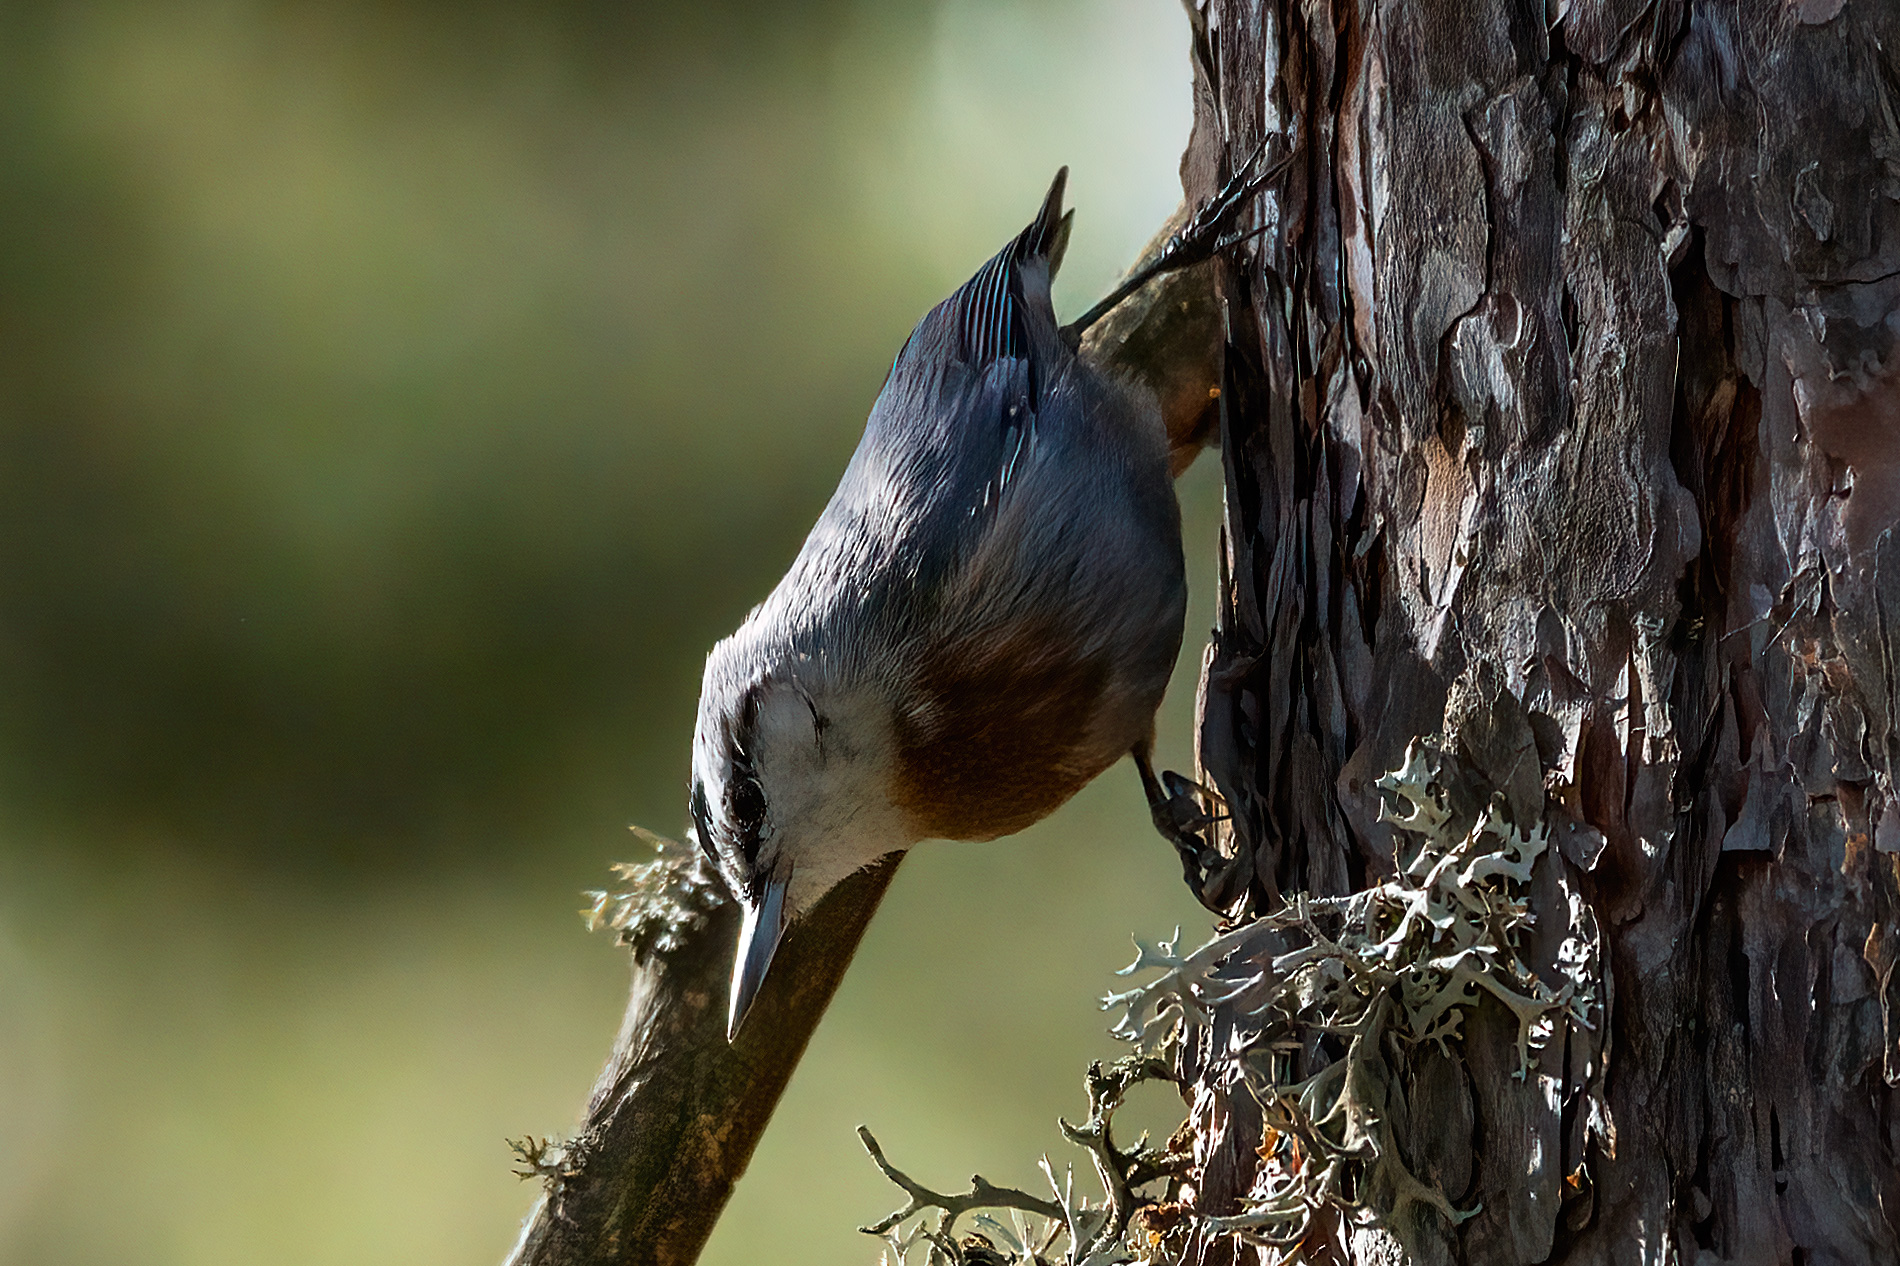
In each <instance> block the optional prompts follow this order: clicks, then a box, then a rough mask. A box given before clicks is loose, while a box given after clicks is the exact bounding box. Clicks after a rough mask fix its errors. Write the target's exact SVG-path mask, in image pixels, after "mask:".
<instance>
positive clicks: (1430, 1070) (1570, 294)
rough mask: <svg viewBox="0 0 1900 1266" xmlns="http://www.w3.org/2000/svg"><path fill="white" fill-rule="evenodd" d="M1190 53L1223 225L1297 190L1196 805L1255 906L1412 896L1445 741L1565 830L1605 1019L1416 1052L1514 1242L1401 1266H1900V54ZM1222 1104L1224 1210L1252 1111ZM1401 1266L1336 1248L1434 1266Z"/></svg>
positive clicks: (1437, 23) (1376, 25)
mask: <svg viewBox="0 0 1900 1266" xmlns="http://www.w3.org/2000/svg"><path fill="white" fill-rule="evenodd" d="M1191 19H1192V21H1193V24H1194V28H1195V38H1194V57H1195V63H1196V64H1195V71H1196V98H1197V117H1196V123H1195V133H1194V137H1193V141H1192V143H1191V145H1190V148H1189V152H1188V154H1187V156H1186V158H1185V159H1184V161H1183V175H1184V180H1185V183H1186V185H1187V192H1188V195H1189V197H1190V199H1191V200H1194V199H1199V198H1205V197H1207V196H1208V195H1209V194H1211V193H1212V191H1213V190H1214V189H1215V188H1216V187H1217V186H1218V185H1219V183H1220V182H1221V181H1222V180H1223V179H1224V178H1225V176H1226V175H1227V174H1228V172H1229V171H1231V170H1232V168H1233V166H1234V165H1235V164H1237V163H1239V162H1241V161H1244V159H1245V158H1246V156H1247V155H1249V154H1251V153H1253V152H1254V151H1255V149H1256V148H1257V147H1258V146H1259V145H1260V144H1261V142H1262V140H1263V139H1264V138H1265V137H1267V136H1269V135H1287V136H1290V137H1292V138H1293V139H1294V141H1295V144H1296V145H1297V147H1298V149H1299V151H1300V152H1299V156H1298V159H1297V161H1296V162H1295V164H1294V167H1293V169H1292V171H1291V173H1290V174H1289V176H1288V178H1287V180H1286V182H1285V183H1284V184H1283V185H1282V186H1281V187H1280V189H1279V190H1278V191H1277V192H1276V193H1275V194H1273V195H1272V196H1270V197H1268V198H1266V199H1263V203H1262V210H1261V214H1262V215H1263V217H1264V222H1265V224H1266V225H1267V227H1268V230H1269V231H1268V232H1267V233H1266V235H1265V236H1264V237H1262V238H1261V239H1260V240H1259V241H1258V242H1257V243H1256V244H1255V245H1254V246H1252V247H1250V248H1245V249H1243V250H1242V251H1240V252H1238V253H1237V254H1236V255H1235V257H1234V258H1233V259H1232V260H1231V261H1230V262H1229V264H1228V266H1226V268H1225V269H1224V271H1223V275H1222V281H1221V284H1222V289H1223V293H1224V295H1225V299H1226V303H1227V312H1228V328H1229V337H1230V348H1229V353H1228V363H1227V371H1226V372H1227V380H1226V389H1225V392H1224V404H1225V406H1226V407H1225V410H1224V416H1223V422H1222V425H1223V428H1224V440H1225V452H1224V461H1225V464H1226V471H1227V515H1228V519H1227V538H1226V542H1225V558H1224V568H1225V572H1224V586H1223V589H1224V591H1223V593H1222V595H1221V609H1220V617H1219V627H1218V629H1217V631H1216V633H1215V639H1214V644H1213V647H1212V648H1211V652H1210V658H1209V666H1208V669H1207V671H1206V674H1205V679H1204V682H1203V715H1202V726H1201V733H1200V757H1201V762H1202V765H1203V768H1204V770H1205V773H1206V776H1207V777H1208V778H1209V779H1210V780H1211V782H1212V783H1213V785H1214V786H1215V787H1217V788H1218V790H1219V791H1220V792H1221V793H1222V795H1223V796H1224V797H1225V799H1226V801H1227V804H1228V806H1229V807H1230V809H1231V811H1232V819H1231V824H1230V826H1231V830H1232V832H1233V842H1232V846H1237V847H1241V848H1248V849H1251V850H1253V853H1254V856H1255V857H1256V859H1257V884H1256V892H1255V897H1256V900H1257V901H1258V902H1259V903H1260V905H1261V906H1262V907H1263V908H1264V907H1266V906H1267V905H1269V904H1270V903H1271V902H1272V900H1273V899H1274V898H1276V897H1278V896H1280V895H1282V894H1287V893H1291V892H1294V891H1296V890H1305V891H1310V892H1316V893H1342V892H1348V891H1351V890H1354V889H1357V888H1360V887H1363V886H1364V885H1366V884H1367V883H1368V882H1371V881H1374V880H1376V879H1378V878H1380V877H1382V876H1386V875H1389V874H1390V873H1391V872H1392V870H1393V867H1394V849H1395V841H1394V834H1393V830H1392V827H1391V825H1390V824H1389V823H1388V822H1383V821H1381V820H1380V817H1381V815H1380V812H1379V806H1380V800H1379V793H1378V791H1377V790H1376V789H1375V788H1374V786H1373V779H1374V778H1375V777H1377V776H1378V775H1379V774H1380V773H1381V772H1382V771H1384V770H1387V769H1390V768H1393V767H1395V766H1396V765H1398V764H1399V762H1400V760H1401V757H1402V755H1403V753H1404V751H1405V748H1406V745H1407V743H1408V742H1409V741H1410V740H1411V739H1412V738H1414V737H1415V736H1419V735H1426V734H1432V733H1442V734H1446V735H1447V736H1448V737H1449V741H1450V742H1451V743H1452V744H1453V746H1454V747H1455V748H1456V749H1457V751H1458V752H1459V753H1460V754H1461V756H1462V758H1463V759H1465V760H1466V761H1467V762H1468V763H1470V764H1472V765H1473V766H1474V767H1476V768H1480V769H1483V770H1484V771H1485V772H1486V773H1487V774H1488V775H1489V776H1490V781H1491V783H1492V785H1493V786H1494V787H1495V788H1496V789H1497V790H1498V791H1499V792H1500V793H1502V794H1504V795H1506V796H1507V797H1509V798H1511V799H1513V800H1514V801H1521V802H1522V803H1523V807H1524V808H1525V809H1527V810H1528V811H1530V812H1532V813H1537V812H1542V813H1543V814H1545V815H1546V819H1545V820H1546V821H1547V822H1548V823H1549V824H1551V825H1552V827H1553V828H1554V829H1556V831H1557V835H1558V837H1559V839H1560V841H1561V848H1560V849H1558V850H1556V851H1554V852H1553V853H1552V854H1550V855H1549V856H1548V857H1547V858H1546V859H1545V861H1544V862H1542V863H1540V870H1539V876H1538V879H1537V881H1536V882H1535V883H1534V885H1533V897H1532V902H1533V906H1537V905H1538V904H1539V903H1543V904H1544V905H1546V906H1548V905H1549V904H1561V901H1562V899H1563V895H1564V894H1565V893H1574V894H1575V895H1576V896H1577V897H1578V898H1579V899H1580V900H1581V901H1583V902H1585V903H1587V905H1588V907H1589V908H1590V910H1591V911H1592V912H1593V913H1594V916H1595V924H1596V927H1597V928H1598V929H1599V930H1600V937H1601V942H1600V944H1601V950H1602V958H1601V962H1602V964H1603V974H1604V979H1603V980H1602V982H1601V984H1602V999H1603V1002H1604V1004H1605V1005H1606V1007H1607V1017H1605V1019H1606V1023H1601V1024H1599V1025H1597V1026H1596V1029H1595V1031H1594V1032H1586V1031H1585V1030H1583V1029H1582V1028H1580V1027H1577V1026H1575V1025H1571V1026H1570V1027H1569V1029H1568V1031H1567V1032H1566V1031H1564V1030H1563V1029H1562V1028H1560V1030H1559V1032H1558V1033H1557V1035H1556V1036H1555V1037H1554V1038H1553V1040H1552V1041H1551V1042H1549V1043H1548V1044H1547V1045H1546V1046H1545V1047H1544V1049H1543V1050H1542V1051H1541V1052H1539V1054H1538V1056H1537V1059H1536V1062H1535V1067H1534V1068H1533V1070H1532V1074H1531V1075H1530V1076H1529V1077H1527V1078H1525V1079H1523V1080H1518V1079H1516V1078H1514V1077H1513V1076H1512V1072H1513V1070H1514V1069H1515V1067H1516V1065H1515V1056H1514V1054H1513V1053H1512V1052H1511V1050H1510V1047H1511V1043H1512V1040H1513V1037H1514V1032H1513V1030H1514V1029H1515V1025H1514V1024H1512V1023H1511V1022H1510V1020H1509V1017H1508V1016H1506V1015H1504V1014H1503V1013H1502V1012H1501V1010H1500V1009H1499V1008H1496V1007H1493V1006H1489V1005H1488V1004H1487V1006H1485V1007H1481V1008H1479V1009H1478V1011H1477V1012H1476V1013H1475V1018H1474V1019H1473V1021H1472V1022H1471V1023H1470V1024H1468V1025H1467V1026H1466V1030H1465V1034H1464V1038H1463V1041H1462V1042H1461V1043H1460V1044H1458V1045H1457V1046H1455V1047H1454V1048H1453V1052H1452V1054H1451V1056H1449V1057H1446V1056H1441V1055H1438V1054H1435V1053H1433V1054H1428V1053H1426V1052H1425V1051H1424V1050H1420V1051H1413V1052H1410V1053H1409V1054H1407V1055H1405V1056H1404V1058H1403V1060H1402V1061H1401V1067H1400V1068H1399V1070H1398V1073H1397V1075H1396V1079H1395V1082H1394V1085H1393V1087H1392V1088H1391V1090H1390V1099H1389V1100H1388V1103H1389V1106H1390V1109H1391V1113H1392V1115H1393V1117H1394V1121H1395V1127H1394V1128H1395V1130H1396V1132H1397V1134H1398V1139H1399V1146H1400V1148H1401V1150H1402V1151H1403V1152H1404V1153H1405V1155H1406V1159H1407V1161H1408V1163H1409V1164H1410V1165H1411V1166H1412V1168H1413V1170H1414V1171H1416V1172H1419V1173H1420V1174H1422V1175H1425V1176H1427V1177H1429V1178H1430V1179H1431V1180H1432V1181H1433V1182H1435V1183H1436V1184H1437V1185H1438V1186H1439V1187H1440V1188H1442V1189H1443V1191H1444V1193H1445V1195H1446V1196H1447V1197H1449V1199H1450V1201H1451V1202H1452V1204H1454V1205H1455V1206H1457V1207H1458V1208H1459V1209H1461V1210H1470V1209H1474V1208H1475V1209H1477V1210H1478V1212H1477V1213H1476V1214H1475V1216H1472V1217H1470V1218H1469V1219H1467V1220H1464V1221H1462V1222H1459V1223H1458V1224H1456V1225H1453V1224H1452V1223H1451V1222H1450V1220H1448V1219H1446V1218H1444V1217H1440V1216H1438V1215H1436V1214H1431V1215H1429V1216H1423V1217H1420V1218H1417V1219H1414V1220H1413V1221H1412V1222H1411V1223H1410V1224H1408V1226H1407V1227H1405V1228H1402V1230H1403V1231H1404V1233H1403V1234H1401V1235H1400V1237H1399V1238H1400V1239H1401V1240H1403V1241H1404V1242H1405V1244H1406V1246H1407V1248H1408V1249H1409V1251H1410V1255H1411V1256H1412V1257H1413V1258H1414V1259H1415V1260H1418V1261H1434V1262H1437V1261H1453V1262H1470V1263H1479V1262H1482V1263H1527V1262H1542V1261H1562V1262H1566V1263H1587V1262H1665V1261H1672V1262H1673V1261H1681V1262H1707V1261H1742V1262H1807V1263H1818V1262H1829V1263H1869V1264H1875V1263H1892V1262H1894V1261H1897V1260H1900V1234H1897V1233H1896V1220H1895V1219H1896V1218H1900V1203H1897V1202H1900V1167H1896V1164H1895V1155H1896V1148H1897V1147H1900V1111H1896V1109H1900V1101H1896V1098H1895V1094H1894V1090H1893V1086H1894V1085H1895V1083H1896V1082H1900V1051H1897V1050H1896V1047H1895V1039H1896V1036H1900V1035H1897V1034H1896V1033H1895V1031H1894V1026H1893V1019H1894V1015H1893V1010H1894V998H1893V993H1892V988H1891V986H1892V985H1893V975H1894V970H1893V969H1894V965H1895V963H1896V961H1900V925H1897V924H1896V916H1897V914H1900V804H1897V803H1896V794H1897V793H1896V786H1895V782H1894V777H1895V760H1896V754H1897V753H1900V710H1897V709H1900V703H1897V700H1900V676H1896V672H1897V670H1896V651H1897V649H1900V648H1897V647H1896V643H1895V640H1894V639H1895V634H1894V630H1893V624H1894V621H1895V620H1896V618H1900V558H1896V546H1895V541H1894V534H1893V532H1892V530H1891V529H1892V527H1893V525H1894V524H1895V522H1896V519H1897V518H1900V355H1896V352H1895V338H1896V334H1900V122H1897V120H1900V64H1897V63H1896V61H1895V57H1896V52H1895V50H1897V49H1900V6H1896V5H1895V4H1893V3H1867V2H1864V0H1846V2H1843V0H1785V2H1777V3H1768V2H1766V0H1754V2H1752V3H1743V4H1741V5H1734V4H1722V3H1714V2H1712V0H1711V2H1703V0H1647V2H1646V0H1589V2H1584V0H1577V2H1572V3H1565V0H1550V3H1548V4H1546V3H1545V0H1537V2H1536V3H1531V4H1526V3H1522V2H1521V0H1520V2H1512V0H1457V2H1456V3H1452V2H1449V0H1413V2H1410V3H1380V2H1378V0H1302V2H1300V3H1295V2H1294V0H1266V2H1265V3H1261V4H1244V3H1238V2H1236V0H1201V3H1199V5H1198V6H1196V7H1194V8H1193V9H1192V11H1191ZM1506 696H1508V699H1507V698H1506ZM1513 718H1521V720H1514V719H1513ZM1537 913H1538V914H1539V916H1540V917H1543V916H1549V915H1553V914H1554V915H1555V917H1557V918H1558V919H1561V918H1562V914H1561V912H1560V911H1557V912H1553V911H1551V910H1549V909H1547V908H1544V909H1538V910H1537ZM1534 939H1535V938H1534ZM1544 939H1545V940H1546V941H1548V940H1550V939H1551V938H1544ZM1554 952H1555V947H1554V945H1551V944H1546V945H1544V946H1543V947H1542V948H1539V947H1538V946H1537V945H1535V944H1534V945H1533V946H1532V949H1531V952H1530V953H1528V954H1527V961H1530V962H1531V964H1532V966H1533V967H1535V968H1538V969H1539V970H1543V969H1545V968H1548V967H1550V966H1551V961H1550V955H1551V954H1553V953H1554ZM1540 956H1541V960H1540ZM1552 983H1555V981H1554V978H1553V980H1552ZM1308 1054H1309V1055H1311V1054H1313V1053H1312V1052H1309V1053H1308ZM1194 1089H1195V1095H1194V1103H1195V1108H1194V1118H1193V1122H1194V1126H1195V1129H1196V1134H1197V1156H1198V1157H1199V1158H1200V1160H1201V1162H1202V1167H1201V1171H1200V1177H1199V1187H1198V1190H1197V1193H1196V1198H1197V1199H1198V1200H1199V1201H1200V1202H1201V1205H1202V1208H1203V1210H1204V1211H1206V1212H1212V1213H1221V1212H1226V1211H1229V1210H1231V1209H1233V1208H1237V1207H1239V1206H1240V1204H1241V1203H1242V1202H1243V1201H1244V1198H1245V1196H1246V1193H1247V1192H1248V1190H1249V1186H1250V1184H1252V1183H1253V1182H1254V1181H1255V1178H1256V1173H1257V1170H1258V1168H1259V1159H1258V1156H1257V1153H1256V1149H1257V1148H1258V1147H1259V1145H1260V1144H1261V1141H1262V1139H1261V1125H1260V1117H1259V1113H1258V1110H1257V1109H1250V1108H1249V1107H1248V1105H1247V1103H1246V1102H1244V1100H1245V1094H1244V1092H1243V1091H1241V1090H1239V1089H1238V1088H1233V1093H1232V1094H1231V1095H1230V1094H1229V1088H1228V1087H1223V1086H1221V1085H1216V1084H1204V1085H1201V1086H1199V1087H1197V1088H1194ZM1389 1229H1390V1228H1388V1229H1379V1228H1365V1227H1360V1228H1354V1227H1352V1226H1349V1225H1346V1224H1345V1223H1343V1222H1342V1223H1339V1224H1336V1225H1334V1226H1333V1227H1332V1229H1331V1232H1330V1233H1329V1234H1328V1235H1327V1236H1325V1237H1324V1238H1325V1239H1326V1240H1327V1243H1326V1244H1325V1245H1321V1244H1319V1243H1318V1242H1317V1239H1316V1240H1315V1241H1313V1242H1309V1244H1308V1245H1307V1250H1308V1252H1309V1253H1310V1254H1312V1255H1314V1256H1315V1258H1316V1259H1317V1260H1327V1255H1329V1254H1330V1255H1331V1259H1332V1260H1337V1261H1342V1262H1345V1261H1350V1262H1368V1263H1369V1262H1385V1261H1391V1260H1397V1255H1399V1254H1400V1249H1399V1247H1398V1245H1397V1244H1396V1243H1395V1242H1394V1240H1393V1238H1392V1235H1391V1234H1390V1233H1388V1231H1389ZM1256 1251H1258V1250H1254V1249H1251V1248H1246V1247H1244V1246H1241V1245H1239V1244H1238V1243H1237V1242H1236V1241H1234V1240H1232V1239H1231V1238H1227V1239H1218V1240H1216V1239H1208V1240H1205V1241H1203V1242H1202V1243H1201V1244H1200V1247H1199V1250H1198V1252H1199V1254H1200V1255H1201V1256H1202V1257H1203V1259H1204V1260H1209V1261H1212V1260H1223V1259H1225V1258H1226V1257H1228V1256H1236V1257H1239V1258H1241V1259H1243V1260H1252V1257H1251V1256H1250V1255H1251V1254H1252V1253H1254V1252H1256ZM1263 1260H1272V1258H1271V1257H1263Z"/></svg>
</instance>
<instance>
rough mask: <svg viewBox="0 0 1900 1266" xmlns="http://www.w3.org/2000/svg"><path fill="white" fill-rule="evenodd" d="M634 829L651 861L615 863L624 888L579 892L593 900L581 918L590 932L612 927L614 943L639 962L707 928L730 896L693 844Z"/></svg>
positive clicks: (670, 949)
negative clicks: (647, 850)
mask: <svg viewBox="0 0 1900 1266" xmlns="http://www.w3.org/2000/svg"><path fill="white" fill-rule="evenodd" d="M631 829H632V831H633V833H634V834H635V835H637V836H639V837H640V839H641V841H642V842H644V843H646V844H647V845H649V846H650V847H651V848H652V849H653V854H654V856H653V860H651V861H647V862H615V863H614V864H613V867H612V869H613V873H614V874H615V875H616V876H618V877H619V878H620V879H621V880H622V881H623V883H622V886H621V887H619V888H617V889H613V890H606V889H596V890H594V891H591V892H586V893H583V894H581V895H583V896H585V897H586V898H587V899H588V902H589V904H588V907H587V909H585V910H582V911H581V918H583V919H585V920H586V921H587V930H588V931H590V932H597V931H599V930H600V929H602V928H608V929H611V930H612V931H613V933H614V939H615V941H616V942H617V943H619V944H621V945H624V946H626V947H627V948H628V949H630V950H632V951H633V956H634V959H635V961H637V962H645V961H646V960H647V959H648V958H650V957H652V956H653V955H655V954H662V955H664V954H670V953H672V952H673V951H675V950H677V949H679V948H680V946H681V945H682V944H683V943H684V942H685V939H686V937H687V936H688V935H689V934H690V933H692V932H694V931H696V930H697V929H699V928H701V927H704V926H705V923H706V920H707V919H708V918H709V917H711V915H712V913H713V911H715V910H717V909H718V908H719V907H720V906H721V905H722V904H724V903H725V902H726V901H729V900H730V899H731V898H729V897H728V896H727V895H726V888H725V884H724V883H723V881H721V880H720V878H719V875H718V873H717V872H715V871H714V870H713V868H712V866H711V865H709V864H708V863H707V861H706V858H705V856H704V855H703V854H702V853H701V852H700V850H699V849H698V848H697V847H696V846H695V845H694V844H692V843H691V842H681V841H679V840H674V839H668V838H667V837H666V836H664V835H660V834H658V833H656V832H653V831H649V830H647V829H646V828H644V827H638V826H636V827H633V828H631Z"/></svg>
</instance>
